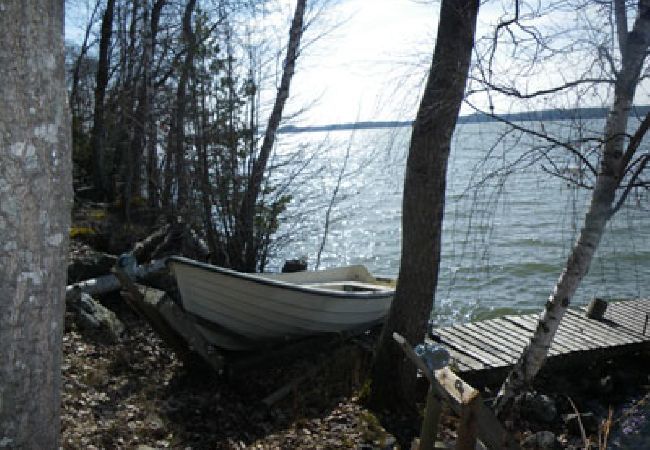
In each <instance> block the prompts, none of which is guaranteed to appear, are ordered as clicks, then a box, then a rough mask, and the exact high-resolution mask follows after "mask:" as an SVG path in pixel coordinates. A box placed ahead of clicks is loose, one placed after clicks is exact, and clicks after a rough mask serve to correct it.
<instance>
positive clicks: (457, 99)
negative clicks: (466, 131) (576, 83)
mask: <svg viewBox="0 0 650 450" xmlns="http://www.w3.org/2000/svg"><path fill="white" fill-rule="evenodd" d="M478 8H479V1H478V0H462V1H461V0H443V1H442V4H441V6H440V20H439V25H438V37H437V39H436V47H435V51H434V55H433V61H432V63H431V70H430V72H429V77H428V80H427V84H426V87H425V90H424V94H423V96H422V100H421V102H420V108H419V110H418V114H417V118H416V120H415V123H414V125H413V132H412V135H411V144H410V148H409V155H408V159H407V164H406V177H405V180H404V197H403V203H402V255H401V265H400V271H399V278H398V281H397V291H396V293H395V299H394V300H393V304H392V305H391V310H390V314H389V316H388V319H387V321H386V323H385V325H384V328H383V330H382V334H381V338H380V342H379V347H378V349H377V354H376V355H375V362H374V367H373V373H372V392H371V397H370V403H371V405H372V406H373V407H376V408H383V407H385V406H392V407H395V406H396V405H399V404H403V405H410V407H413V405H414V403H413V400H414V397H415V380H416V373H415V367H414V366H413V365H412V364H411V363H410V362H408V361H406V360H405V359H404V355H403V353H402V350H401V349H400V348H399V346H397V345H396V344H395V342H394V341H393V339H392V336H393V332H398V333H399V334H401V335H402V336H404V337H405V338H406V339H407V340H408V341H409V342H421V341H422V340H423V338H424V335H425V331H426V327H427V321H428V319H429V316H430V313H431V308H432V305H433V301H434V294H435V289H436V286H437V280H438V267H439V264H440V242H441V239H440V237H441V231H442V218H443V212H444V205H445V187H446V172H447V159H448V157H449V149H450V145H451V138H452V134H453V132H454V129H455V127H456V120H457V118H458V112H459V110H460V105H461V102H462V100H463V94H464V91H465V84H466V81H467V73H468V70H469V65H470V61H471V55H472V48H473V45H474V35H475V30H476V16H477V14H478ZM405 401H406V402H407V403H404V402H405Z"/></svg>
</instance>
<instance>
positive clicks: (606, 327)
mask: <svg viewBox="0 0 650 450" xmlns="http://www.w3.org/2000/svg"><path fill="white" fill-rule="evenodd" d="M538 316H539V315H538V314H527V315H521V316H518V315H508V316H503V317H499V318H497V319H489V320H484V321H479V322H471V323H464V324H460V325H454V326H450V327H443V328H436V329H434V330H433V333H434V334H433V336H431V338H432V339H433V340H434V341H436V342H438V343H441V344H443V345H444V346H445V347H446V348H447V349H448V350H449V352H450V354H451V357H452V365H453V366H455V367H456V369H458V372H459V374H460V375H461V376H462V377H463V378H467V379H469V380H474V382H476V381H475V380H483V381H485V382H486V383H487V382H489V381H488V380H489V379H490V378H492V377H503V376H504V375H505V373H506V372H507V370H508V369H509V368H510V367H512V365H513V364H514V363H515V362H516V360H517V358H518V357H519V355H520V354H521V351H522V350H523V348H524V347H525V346H526V345H527V344H528V342H529V341H530V338H531V337H532V335H533V332H534V330H535V328H536V326H537V318H538ZM649 317H650V299H644V300H626V301H618V302H610V303H609V304H608V307H607V310H606V312H605V315H604V318H603V319H601V320H596V319H589V318H587V316H586V315H585V310H584V308H582V309H574V308H571V309H569V310H568V311H567V312H566V314H565V315H564V318H563V319H562V322H561V323H560V327H559V329H558V332H557V334H556V335H555V339H554V340H553V344H552V345H551V349H550V352H549V360H548V361H549V363H551V362H562V361H567V360H568V359H571V360H573V359H575V360H584V359H583V357H586V358H588V359H592V358H596V357H597V358H607V357H613V356H618V355H621V354H624V353H629V352H634V351H637V350H640V349H642V348H644V347H646V346H648V344H650V323H648V318H649Z"/></svg>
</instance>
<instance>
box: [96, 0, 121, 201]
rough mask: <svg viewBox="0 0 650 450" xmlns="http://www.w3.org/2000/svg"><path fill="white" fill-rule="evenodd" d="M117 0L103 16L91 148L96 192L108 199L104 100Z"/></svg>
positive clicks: (107, 3) (112, 2) (108, 5)
mask: <svg viewBox="0 0 650 450" xmlns="http://www.w3.org/2000/svg"><path fill="white" fill-rule="evenodd" d="M114 9H115V0H107V2H106V9H105V10H104V14H103V16H102V27H101V35H100V40H99V59H98V62H97V77H96V85H95V111H94V115H93V128H92V131H91V146H92V152H93V164H94V165H93V181H94V183H95V190H96V191H97V194H98V195H100V196H101V197H106V195H107V194H108V192H109V191H110V182H109V180H108V176H107V174H106V173H105V172H106V167H107V166H106V149H105V144H106V124H105V123H104V98H105V96H106V87H107V86H108V72H109V69H110V58H109V50H110V45H111V38H112V36H113V13H114Z"/></svg>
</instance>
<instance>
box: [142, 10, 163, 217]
mask: <svg viewBox="0 0 650 450" xmlns="http://www.w3.org/2000/svg"><path fill="white" fill-rule="evenodd" d="M165 3H166V0H156V1H155V2H154V4H153V7H152V8H151V24H150V26H149V32H148V33H147V36H146V37H145V43H144V52H145V53H146V55H147V57H146V59H147V61H148V64H149V66H151V67H147V72H146V96H147V118H146V127H145V128H146V134H147V196H148V200H149V206H150V207H157V206H159V203H158V202H159V187H160V179H159V177H160V174H159V170H158V155H157V145H158V131H157V127H156V121H155V119H154V113H153V108H154V105H155V101H156V91H155V89H156V88H155V83H154V75H155V74H154V71H153V63H154V56H155V54H156V38H157V36H158V25H159V23H160V14H161V12H162V9H163V7H164V6H165Z"/></svg>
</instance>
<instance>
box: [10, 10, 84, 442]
mask: <svg viewBox="0 0 650 450" xmlns="http://www.w3.org/2000/svg"><path fill="white" fill-rule="evenodd" d="M0 42H2V46H1V47H0V98H1V99H2V102H0V152H1V155H2V156H1V158H2V164H0V236H2V244H1V245H0V267H1V268H2V269H1V270H0V292H2V297H1V300H0V448H21V449H22V448H24V449H53V448H58V447H59V434H60V412H59V410H60V400H61V399H60V389H61V354H62V349H61V338H62V333H63V315H64V314H63V313H64V289H65V281H66V266H67V264H66V254H67V247H68V245H67V244H68V229H69V226H70V207H71V202H72V180H71V174H72V169H71V146H70V140H71V136H70V119H69V111H68V105H67V100H68V98H67V93H66V88H65V78H64V53H63V1H62V0H61V1H44V0H3V1H2V2H1V3H0Z"/></svg>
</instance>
